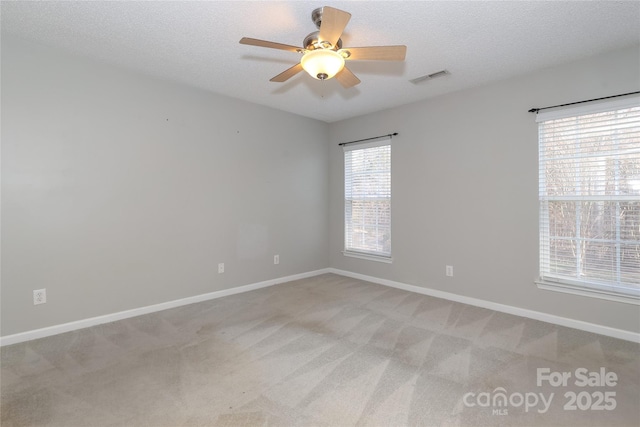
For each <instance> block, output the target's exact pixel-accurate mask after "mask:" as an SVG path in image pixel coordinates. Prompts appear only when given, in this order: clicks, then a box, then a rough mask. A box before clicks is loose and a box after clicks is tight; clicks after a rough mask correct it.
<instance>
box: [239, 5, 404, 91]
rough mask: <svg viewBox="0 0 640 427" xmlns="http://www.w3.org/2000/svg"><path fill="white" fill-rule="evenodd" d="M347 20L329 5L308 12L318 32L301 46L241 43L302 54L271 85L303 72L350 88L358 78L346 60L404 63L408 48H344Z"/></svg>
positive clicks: (345, 14) (346, 15) (244, 40)
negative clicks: (347, 65)
mask: <svg viewBox="0 0 640 427" xmlns="http://www.w3.org/2000/svg"><path fill="white" fill-rule="evenodd" d="M349 19H351V14H350V13H348V12H345V11H343V10H339V9H334V8H332V7H329V6H325V7H320V8H318V9H315V10H314V11H313V12H312V13H311V20H312V21H313V22H314V23H315V24H316V27H317V28H318V30H319V31H314V32H313V33H311V34H309V35H308V36H307V37H305V39H304V41H303V43H302V46H303V47H296V46H291V45H287V44H282V43H275V42H270V41H266V40H259V39H252V38H249V37H243V38H242V39H241V40H240V43H241V44H247V45H252V46H259V47H268V48H271V49H280V50H286V51H289V52H297V53H301V54H302V58H301V59H300V62H299V63H298V64H296V65H294V66H293V67H291V68H289V69H287V70H285V71H283V72H282V73H280V74H278V75H277V76H275V77H274V78H272V79H271V80H270V81H272V82H285V81H287V80H289V79H290V78H291V77H293V76H295V75H296V74H298V73H299V72H300V71H302V70H305V71H306V72H307V73H309V75H310V76H311V77H313V78H315V79H318V80H328V79H330V78H332V77H335V78H336V80H338V81H339V82H340V84H342V86H344V87H345V88H350V87H352V86H355V85H357V84H358V83H360V79H358V78H357V77H356V76H355V74H353V73H352V72H351V70H349V69H348V68H347V67H346V66H345V60H348V61H358V60H373V61H404V58H405V55H406V53H407V47H406V46H403V45H398V46H367V47H350V48H343V47H342V40H341V39H340V36H341V35H342V32H343V31H344V29H345V27H346V26H347V23H348V22H349Z"/></svg>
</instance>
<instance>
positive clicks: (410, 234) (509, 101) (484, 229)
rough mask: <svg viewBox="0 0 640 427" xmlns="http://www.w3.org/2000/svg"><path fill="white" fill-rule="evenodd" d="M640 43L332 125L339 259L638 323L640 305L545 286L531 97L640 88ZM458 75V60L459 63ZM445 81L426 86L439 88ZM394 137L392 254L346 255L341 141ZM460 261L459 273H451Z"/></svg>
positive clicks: (363, 269) (633, 327)
mask: <svg viewBox="0 0 640 427" xmlns="http://www.w3.org/2000/svg"><path fill="white" fill-rule="evenodd" d="M639 51H640V50H639V49H638V47H637V46H635V47H633V48H629V49H624V50H621V51H616V52H612V53H609V54H607V55H602V56H599V57H594V58H590V59H587V60H584V61H580V62H575V63H570V64H566V65H563V66H559V67H556V68H553V69H547V70H543V71H539V72H535V73H532V74H530V75H527V76H522V77H517V78H513V79H510V80H508V81H502V82H497V83H495V84H491V85H487V86H484V87H480V88H474V89H470V90H465V91H461V92H457V93H453V94H449V95H446V96H441V97H438V98H435V99H431V100H428V101H424V102H419V103H415V104H411V105H406V106H403V107H398V108H394V109H391V110H387V111H383V112H379V113H375V114H370V115H367V116H363V117H358V118H354V119H350V120H345V121H342V122H338V123H333V124H332V125H331V128H330V141H331V147H330V150H331V154H330V163H331V167H330V175H329V176H330V180H331V183H330V191H329V192H330V195H331V206H330V228H331V238H330V263H331V266H332V267H334V268H338V269H342V270H347V271H351V272H355V273H360V274H364V275H369V276H374V277H378V278H382V279H388V280H393V281H397V282H401V283H405V284H410V285H417V286H422V287H426V288H431V289H435V290H440V291H445V292H450V293H454V294H459V295H463V296H467V297H472V298H478V299H482V300H487V301H491V302H496V303H501V304H507V305H511V306H514V307H518V308H523V309H528V310H535V311H540V312H543V313H548V314H553V315H557V316H562V317H568V318H571V319H576V320H582V321H587V322H591V323H596V324H600V325H605V326H610V327H614V328H619V329H623V330H628V331H635V332H638V331H640V308H639V307H638V306H637V305H629V304H624V303H618V302H610V301H603V300H598V299H593V298H588V297H582V296H574V295H567V294H561V293H557V292H551V291H544V290H539V289H537V287H536V285H535V284H534V279H536V277H537V272H538V175H537V173H538V171H537V167H538V152H537V125H536V123H535V121H534V120H535V117H534V115H533V114H531V113H528V112H527V110H529V109H530V108H531V107H544V106H547V105H554V104H559V103H565V102H571V101H578V100H584V99H589V98H595V97H601V96H608V95H613V94H618V93H626V92H631V91H637V90H638V89H639V88H640V69H639V64H640V60H639ZM451 71H452V72H453V73H454V74H455V70H451ZM437 84H438V80H434V81H432V82H426V83H424V85H425V86H424V87H422V86H416V90H428V85H437ZM396 131H397V132H399V135H398V136H397V137H395V138H394V140H393V147H392V227H393V228H392V233H391V235H392V246H393V248H392V252H393V264H383V263H376V262H373V261H365V260H360V259H354V258H348V257H345V256H343V255H342V253H341V250H342V249H343V238H344V237H343V236H344V232H343V201H342V198H343V196H344V189H343V182H342V180H343V154H342V150H341V148H340V147H338V143H339V142H343V141H350V140H356V139H361V138H366V137H369V136H374V135H381V134H387V133H390V132H396ZM445 265H453V267H454V277H452V278H450V277H446V276H445Z"/></svg>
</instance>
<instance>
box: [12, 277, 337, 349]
mask: <svg viewBox="0 0 640 427" xmlns="http://www.w3.org/2000/svg"><path fill="white" fill-rule="evenodd" d="M329 272H330V269H328V268H325V269H321V270H315V271H309V272H306V273H300V274H294V275H291V276H286V277H279V278H277V279H271V280H265V281H263V282H258V283H252V284H249V285H244V286H238V287H235V288H229V289H223V290H221V291H215V292H209V293H206V294H201V295H195V296H192V297H187V298H182V299H178V300H174V301H168V302H163V303H160V304H154V305H148V306H146V307H140V308H134V309H132V310H126V311H120V312H117V313H112V314H106V315H104V316H97V317H91V318H88V319H83V320H77V321H75V322H69V323H63V324H60V325H54V326H49V327H46V328H42V329H34V330H32V331H27V332H21V333H18V334H13V335H7V336H4V337H0V347H2V346H5V345H11V344H17V343H20V342H24V341H31V340H35V339H38V338H44V337H48V336H51V335H58V334H62V333H64V332H70V331H75V330H77V329H83V328H88V327H90V326H95V325H101V324H104V323H110V322H115V321H116V320H122V319H128V318H130V317H136V316H141V315H143V314H149V313H153V312H156V311H162V310H167V309H169V308H175V307H180V306H183V305H188V304H194V303H196V302H202V301H207V300H212V299H216V298H222V297H226V296H229V295H235V294H240V293H243V292H249V291H253V290H255V289H260V288H266V287H268V286H273V285H277V284H279V283H285V282H291V281H293V280H300V279H306V278H307V277H313V276H318V275H320V274H324V273H329Z"/></svg>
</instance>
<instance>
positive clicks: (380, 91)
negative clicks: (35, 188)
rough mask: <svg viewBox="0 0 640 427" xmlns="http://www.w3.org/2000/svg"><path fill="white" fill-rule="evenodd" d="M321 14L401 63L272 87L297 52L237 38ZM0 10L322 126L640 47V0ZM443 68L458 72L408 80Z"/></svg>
mask: <svg viewBox="0 0 640 427" xmlns="http://www.w3.org/2000/svg"><path fill="white" fill-rule="evenodd" d="M320 6H332V7H336V8H338V9H342V10H345V11H347V12H350V13H351V14H352V18H351V21H350V22H349V24H348V25H347V28H346V31H345V33H344V35H343V36H342V40H343V44H344V46H345V47H357V46H376V45H393V44H405V45H406V46H407V59H406V61H405V62H404V63H396V62H372V61H352V62H350V63H349V67H350V69H351V70H352V71H353V72H354V73H355V74H356V75H357V76H358V77H359V78H360V79H361V80H362V83H361V84H360V85H358V86H356V87H354V88H351V89H346V90H345V89H343V88H342V87H341V86H340V84H339V83H338V82H337V81H335V79H333V80H329V81H326V82H320V81H317V80H314V79H312V78H311V77H310V76H308V75H306V74H305V73H300V74H298V75H297V76H295V77H294V78H292V79H291V80H289V81H287V82H285V83H271V82H269V79H270V78H271V77H273V76H275V75H277V74H279V73H280V72H281V71H283V70H285V69H287V68H289V67H290V66H292V65H294V64H295V63H296V62H298V61H299V56H300V55H299V54H297V53H291V52H286V51H279V50H273V49H265V48H259V47H254V46H246V45H240V44H239V43H238V41H239V40H240V38H242V37H243V36H247V37H253V38H259V39H264V40H270V41H275V42H280V43H285V44H291V45H295V46H301V45H302V40H303V39H304V37H305V36H306V35H307V34H308V33H310V32H312V31H315V26H314V24H313V22H312V21H311V11H312V10H313V9H314V8H317V7H320ZM1 8H2V9H1V12H2V32H3V33H6V34H13V35H17V36H19V37H22V38H25V39H29V40H33V41H37V42H41V43H44V44H48V45H51V46H57V47H61V48H64V49H67V50H70V51H72V52H74V53H78V54H82V55H86V56H89V57H92V58H94V59H97V60H99V61H104V62H109V63H112V64H116V65H119V66H124V67H127V68H131V69H134V70H137V71H140V72H143V73H146V74H149V75H153V76H157V77H160V78H163V79H168V80H172V81H177V82H182V83H185V84H188V85H191V86H195V87H198V88H201V89H205V90H208V91H211V92H215V93H219V94H223V95H228V96H232V97H234V98H240V99H243V100H247V101H251V102H255V103H258V104H262V105H267V106H270V107H274V108H277V109H280V110H284V111H288V112H292V113H296V114H300V115H303V116H307V117H313V118H317V119H320V120H324V121H327V122H333V121H337V120H341V119H344V118H349V117H354V116H359V115H362V114H366V113H370V112H373V111H377V110H382V109H386V108H391V107H394V106H398V105H401V104H406V103H410V102H414V101H418V100H421V99H425V98H429V97H433V96H437V95H440V94H443V93H447V92H452V91H456V90H460V89H463V88H467V87H471V86H477V85H481V84H484V83H488V82H490V81H495V80H500V79H504V78H507V77H510V76H514V75H518V74H524V73H528V72H531V71H534V70H537V69H540V68H545V67H549V66H552V65H555V64H559V63H562V62H568V61H572V60H575V59H578V58H582V57H586V56H590V55H594V54H597V53H600V52H604V51H608V50H613V49H616V48H620V47H625V46H630V45H634V44H638V43H640V2H639V1H623V2H612V1H592V2H572V1H540V2H536V1H515V2H489V1H473V2H460V1H339V2H337V1H324V0H318V1H284V2H271V1H262V2H247V1H208V2H160V1H135V2H134V1H124V2H110V1H89V2H25V1H22V2H7V1H3V2H2V5H1ZM442 69H447V70H449V71H450V73H451V74H450V75H448V76H445V77H442V78H438V79H433V80H429V81H425V82H422V83H420V84H418V85H414V84H412V83H410V82H409V80H410V79H413V78H416V77H419V76H423V75H425V74H430V73H433V72H436V71H439V70H442Z"/></svg>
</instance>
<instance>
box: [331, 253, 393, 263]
mask: <svg viewBox="0 0 640 427" xmlns="http://www.w3.org/2000/svg"><path fill="white" fill-rule="evenodd" d="M342 254H343V255H344V256H348V257H351V258H359V259H366V260H369V261H377V262H384V263H387V264H391V263H392V262H393V258H391V257H390V256H384V255H374V254H368V253H364V252H353V251H342Z"/></svg>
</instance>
